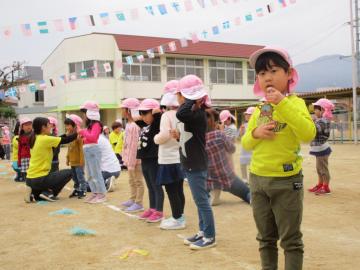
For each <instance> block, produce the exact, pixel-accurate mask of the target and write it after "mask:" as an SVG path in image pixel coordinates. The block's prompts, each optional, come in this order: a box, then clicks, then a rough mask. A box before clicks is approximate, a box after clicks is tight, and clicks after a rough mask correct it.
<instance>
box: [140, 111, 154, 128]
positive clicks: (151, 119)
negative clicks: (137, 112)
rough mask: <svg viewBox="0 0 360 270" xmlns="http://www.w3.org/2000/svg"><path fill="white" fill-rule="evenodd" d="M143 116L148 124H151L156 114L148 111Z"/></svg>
mask: <svg viewBox="0 0 360 270" xmlns="http://www.w3.org/2000/svg"><path fill="white" fill-rule="evenodd" d="M141 117H142V120H143V121H144V122H145V123H146V124H147V125H151V124H152V122H153V121H154V116H153V115H152V113H151V111H149V112H147V113H146V114H142V115H141Z"/></svg>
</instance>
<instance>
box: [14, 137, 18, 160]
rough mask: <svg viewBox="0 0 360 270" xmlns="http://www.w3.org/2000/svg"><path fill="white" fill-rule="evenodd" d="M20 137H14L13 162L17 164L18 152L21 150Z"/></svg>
mask: <svg viewBox="0 0 360 270" xmlns="http://www.w3.org/2000/svg"><path fill="white" fill-rule="evenodd" d="M18 138H19V136H14V138H13V139H12V161H13V162H15V161H16V162H17V161H18V150H19V142H18V140H17V139H18Z"/></svg>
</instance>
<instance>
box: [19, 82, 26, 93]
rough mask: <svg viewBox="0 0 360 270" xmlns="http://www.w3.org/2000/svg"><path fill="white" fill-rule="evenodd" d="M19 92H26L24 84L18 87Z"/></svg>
mask: <svg viewBox="0 0 360 270" xmlns="http://www.w3.org/2000/svg"><path fill="white" fill-rule="evenodd" d="M19 92H20V93H25V92H26V85H25V84H22V85H20V86H19Z"/></svg>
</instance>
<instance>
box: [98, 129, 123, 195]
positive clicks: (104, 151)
mask: <svg viewBox="0 0 360 270" xmlns="http://www.w3.org/2000/svg"><path fill="white" fill-rule="evenodd" d="M98 144H99V148H100V153H101V173H102V176H103V178H104V180H105V187H106V190H107V191H114V188H115V179H116V178H118V177H119V176H120V171H121V167H120V164H119V161H118V159H117V157H116V155H115V153H114V152H113V150H112V148H111V144H110V142H109V140H108V139H106V137H105V135H103V134H101V135H100V137H99V141H98Z"/></svg>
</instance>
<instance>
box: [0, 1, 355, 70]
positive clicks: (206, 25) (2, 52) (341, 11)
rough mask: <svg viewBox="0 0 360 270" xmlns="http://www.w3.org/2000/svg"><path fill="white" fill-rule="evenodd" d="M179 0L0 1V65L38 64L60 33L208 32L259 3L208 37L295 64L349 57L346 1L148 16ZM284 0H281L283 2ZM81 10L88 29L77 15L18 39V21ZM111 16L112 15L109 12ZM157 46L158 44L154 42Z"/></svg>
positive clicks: (221, 7)
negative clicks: (244, 19) (274, 52)
mask: <svg viewBox="0 0 360 270" xmlns="http://www.w3.org/2000/svg"><path fill="white" fill-rule="evenodd" d="M175 1H177V2H179V3H180V4H181V6H183V2H184V0H171V1H169V0H162V1H161V0H51V1H50V0H31V1H25V0H11V1H9V0H0V7H1V16H0V30H1V31H2V30H4V27H7V26H11V27H12V29H13V30H15V31H14V33H13V35H12V37H11V38H9V39H5V38H4V36H3V35H1V34H0V66H4V65H7V64H9V63H11V62H12V61H14V60H25V61H26V62H27V64H28V65H40V64H41V63H42V61H43V60H44V59H45V58H46V57H47V56H48V55H49V53H50V52H51V51H52V50H53V49H54V48H55V47H56V46H57V45H58V44H59V43H60V42H61V41H62V40H63V39H64V38H66V37H71V36H76V35H81V34H86V33H91V32H108V33H119V34H132V35H148V36H161V37H172V38H181V37H183V36H187V35H188V33H189V32H193V31H198V32H202V30H204V29H206V30H210V29H211V27H212V26H214V25H219V24H220V23H222V22H223V21H226V20H228V19H233V18H235V17H237V16H244V15H245V14H246V13H247V12H249V11H254V10H255V9H256V8H258V7H263V6H264V5H265V6H266V4H268V3H274V4H276V7H277V8H276V10H275V12H274V13H272V14H270V15H268V16H266V17H263V18H255V20H254V21H253V22H251V23H242V25H241V26H234V25H231V28H230V29H229V30H227V31H221V33H220V34H219V35H217V36H211V37H209V39H208V40H211V41H220V42H234V43H244V44H259V45H278V46H281V47H284V48H286V49H288V51H289V52H290V54H291V55H292V58H293V60H294V63H295V64H300V63H304V62H308V61H311V60H314V59H316V58H318V57H321V56H324V55H330V54H343V55H350V52H351V47H350V31H349V26H347V25H344V24H345V23H346V22H348V21H349V17H350V16H349V1H348V0H316V1H315V0H297V3H296V4H294V5H289V7H287V8H280V7H279V5H278V4H277V3H278V0H239V1H238V3H233V2H232V1H233V0H228V2H229V3H228V4H224V3H223V0H218V2H219V5H217V6H215V7H214V6H212V5H211V4H210V3H211V1H210V0H205V5H206V8H205V9H202V8H201V7H200V6H199V4H198V3H197V0H192V2H193V5H194V10H193V11H191V12H186V11H181V12H179V13H176V12H175V11H173V9H170V10H169V14H167V15H164V16H161V15H160V14H159V13H158V12H157V10H156V14H157V15H156V16H151V15H148V14H147V12H146V10H145V6H148V5H156V4H163V3H166V4H170V3H172V2H175ZM288 1H289V0H286V2H288ZM132 8H139V9H140V14H139V15H140V17H139V19H138V20H136V21H132V20H130V19H129V20H128V21H126V22H122V23H120V22H117V21H116V20H115V17H111V24H109V25H106V26H102V25H100V21H99V19H98V14H99V13H101V12H116V11H125V12H127V11H129V10H131V9H132ZM87 14H94V15H95V18H96V20H97V21H96V23H97V26H95V27H89V26H87V25H86V24H85V21H84V19H83V18H79V19H80V24H79V30H77V31H70V30H67V31H65V32H63V33H59V32H57V33H56V32H54V31H52V29H50V33H49V34H46V35H40V34H37V33H33V35H32V36H31V37H24V36H23V35H22V34H21V32H20V31H19V29H20V25H21V24H22V23H32V27H33V32H35V30H36V29H35V24H36V23H37V22H38V21H42V20H48V21H50V22H51V21H52V20H54V19H66V18H69V17H73V16H77V17H82V16H84V15H87ZM112 16H113V15H112ZM159 45H160V44H159Z"/></svg>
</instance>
